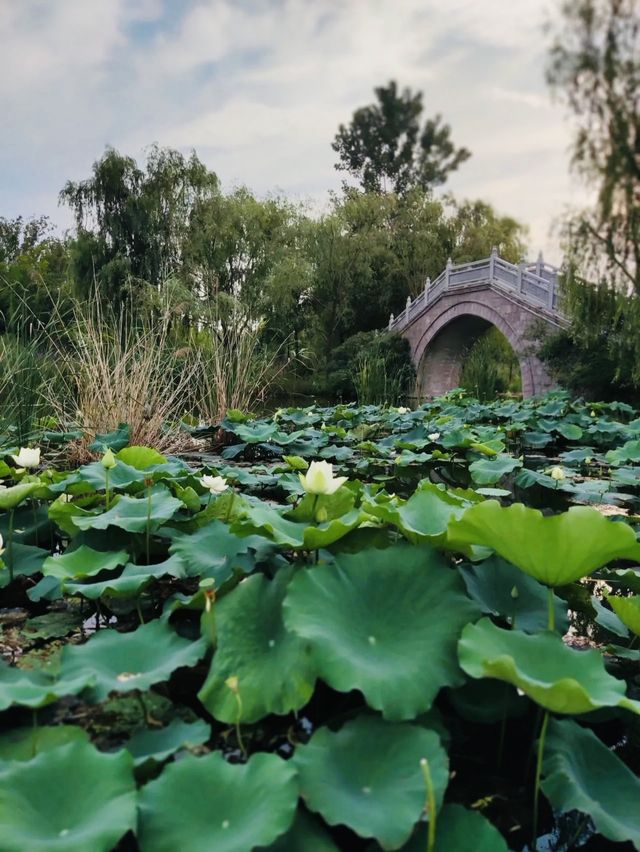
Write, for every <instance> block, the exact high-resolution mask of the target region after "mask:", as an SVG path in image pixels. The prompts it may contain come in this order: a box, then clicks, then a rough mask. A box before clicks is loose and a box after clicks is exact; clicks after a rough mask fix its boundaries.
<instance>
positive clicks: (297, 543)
mask: <svg viewBox="0 0 640 852" xmlns="http://www.w3.org/2000/svg"><path fill="white" fill-rule="evenodd" d="M363 520H366V515H365V514H364V513H363V512H361V511H360V510H359V509H352V510H351V511H350V512H347V513H346V514H345V515H343V516H342V517H340V518H334V519H332V520H329V521H326V522H324V523H321V524H308V523H301V522H298V521H290V520H288V519H287V518H285V517H283V516H282V514H281V513H280V512H279V511H278V510H277V509H274V508H273V507H272V506H268V505H267V504H266V503H257V504H255V505H253V506H251V507H250V508H249V510H248V511H247V518H246V519H245V520H243V521H241V522H240V523H239V524H238V525H237V531H238V532H239V533H241V534H242V535H248V534H251V533H258V534H261V535H265V536H267V537H268V538H269V539H271V540H272V541H274V542H275V543H276V544H278V545H280V546H281V547H286V548H294V549H296V550H298V549H300V550H317V549H318V548H320V547H328V546H329V545H330V544H333V543H334V542H336V541H338V540H339V539H341V538H343V536H345V535H346V534H347V533H349V532H351V530H353V529H355V528H356V527H357V526H359V525H360V523H361V522H362V521H363ZM234 529H236V526H234Z"/></svg>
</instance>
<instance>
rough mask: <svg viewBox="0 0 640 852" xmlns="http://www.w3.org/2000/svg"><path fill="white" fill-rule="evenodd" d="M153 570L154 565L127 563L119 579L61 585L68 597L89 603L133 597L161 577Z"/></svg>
mask: <svg viewBox="0 0 640 852" xmlns="http://www.w3.org/2000/svg"><path fill="white" fill-rule="evenodd" d="M161 564H162V563H161ZM155 568H156V566H155V565H133V564H132V563H129V564H128V565H127V566H126V567H125V569H124V571H123V572H122V574H120V576H119V577H111V578H109V579H108V580H100V581H99V582H93V583H71V582H69V581H66V582H64V584H63V589H64V591H65V592H66V593H67V594H68V595H82V597H83V598H86V599H87V600H91V601H95V600H98V598H101V597H105V596H112V597H116V598H128V597H134V596H136V595H137V594H139V592H140V591H141V589H144V588H145V587H146V586H148V585H149V584H150V583H151V582H152V581H153V580H154V579H155V578H156V577H159V576H162V573H158V572H157V571H155V570H154V569H155Z"/></svg>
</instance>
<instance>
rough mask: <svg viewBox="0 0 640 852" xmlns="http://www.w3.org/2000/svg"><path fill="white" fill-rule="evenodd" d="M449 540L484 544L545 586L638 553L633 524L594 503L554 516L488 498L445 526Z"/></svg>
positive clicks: (560, 583) (563, 582)
mask: <svg viewBox="0 0 640 852" xmlns="http://www.w3.org/2000/svg"><path fill="white" fill-rule="evenodd" d="M448 544H449V545H450V546H451V547H454V548H455V547H458V546H460V545H462V546H464V545H470V544H475V545H485V546H486V547H491V548H492V549H493V550H495V551H496V553H498V554H499V555H500V556H502V557H503V558H504V559H506V560H507V561H508V562H511V563H513V564H514V565H517V566H518V568H520V569H521V570H522V571H524V572H525V573H526V574H529V575H531V576H532V577H535V579H536V580H539V581H540V582H541V583H545V584H546V585H548V586H563V585H567V584H568V583H572V582H573V581H574V580H579V579H580V578H581V577H585V576H587V575H588V574H590V573H591V572H592V571H594V570H595V569H596V568H600V567H601V566H603V565H606V563H607V562H610V561H611V560H612V559H639V558H640V545H639V544H638V543H637V541H636V536H635V533H634V531H633V529H632V528H631V527H630V526H629V525H628V524H625V523H621V522H619V521H609V520H607V519H606V518H604V517H603V516H602V515H601V514H600V512H598V511H597V510H596V509H591V508H589V507H587V506H574V507H572V508H571V509H569V511H568V512H563V513H562V514H560V515H554V516H552V517H545V516H543V514H542V512H539V511H538V510H537V509H528V508H527V507H526V506H523V505H522V504H521V503H514V504H513V505H512V506H509V507H508V508H503V507H502V506H501V505H500V503H498V502H497V501H496V500H487V501H486V502H484V503H479V504H478V505H476V506H472V507H471V508H470V509H467V511H466V512H465V514H464V515H463V516H462V517H461V518H460V519H459V520H454V521H452V522H451V524H450V526H449V535H448Z"/></svg>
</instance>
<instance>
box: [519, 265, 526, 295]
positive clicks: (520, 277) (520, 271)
mask: <svg viewBox="0 0 640 852" xmlns="http://www.w3.org/2000/svg"><path fill="white" fill-rule="evenodd" d="M524 267H525V261H524V258H520V263H519V264H518V293H522V273H523V272H524Z"/></svg>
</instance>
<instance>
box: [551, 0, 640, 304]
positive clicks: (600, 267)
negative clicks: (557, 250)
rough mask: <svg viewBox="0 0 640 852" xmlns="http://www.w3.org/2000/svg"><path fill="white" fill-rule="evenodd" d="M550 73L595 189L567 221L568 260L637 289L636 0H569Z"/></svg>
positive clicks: (639, 56)
mask: <svg viewBox="0 0 640 852" xmlns="http://www.w3.org/2000/svg"><path fill="white" fill-rule="evenodd" d="M561 12H562V15H561V22H562V24H561V27H560V29H559V31H558V32H556V34H555V37H554V41H553V43H552V46H551V50H550V59H549V67H548V72H547V76H548V80H549V83H550V84H551V86H552V88H553V91H554V92H555V93H556V95H557V96H558V97H559V98H560V99H561V100H562V101H563V102H564V103H565V104H566V105H567V107H568V108H569V110H570V112H571V114H572V115H573V117H574V119H575V124H576V131H575V136H574V141H573V152H572V153H573V157H572V162H573V166H574V168H575V170H576V171H577V173H578V174H579V175H580V176H581V177H582V178H583V179H584V181H585V183H586V185H587V186H589V187H591V188H593V189H594V190H595V192H596V203H595V205H594V207H593V209H591V210H585V211H581V212H580V213H578V214H577V215H576V216H574V217H573V218H572V219H571V221H570V222H569V223H568V227H567V238H568V239H567V242H568V248H569V250H570V252H571V258H572V260H573V261H574V262H575V263H576V264H577V265H578V266H579V268H580V270H581V272H582V274H583V275H585V276H587V277H589V278H591V279H592V280H599V279H601V278H604V277H606V279H607V281H608V283H609V284H610V285H612V286H615V287H618V288H622V289H623V290H624V291H629V290H633V291H634V292H635V293H637V294H640V4H639V3H638V0H567V1H566V2H563V4H562V6H561Z"/></svg>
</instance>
